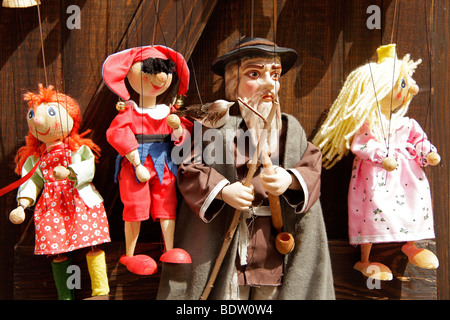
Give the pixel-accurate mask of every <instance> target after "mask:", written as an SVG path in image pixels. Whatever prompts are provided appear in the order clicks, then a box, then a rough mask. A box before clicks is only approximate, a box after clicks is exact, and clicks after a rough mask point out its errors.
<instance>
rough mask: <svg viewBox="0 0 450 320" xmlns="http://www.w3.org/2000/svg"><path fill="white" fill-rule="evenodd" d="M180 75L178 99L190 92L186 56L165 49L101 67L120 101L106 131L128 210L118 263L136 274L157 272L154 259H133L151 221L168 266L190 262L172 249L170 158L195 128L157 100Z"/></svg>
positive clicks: (122, 56) (117, 58)
mask: <svg viewBox="0 0 450 320" xmlns="http://www.w3.org/2000/svg"><path fill="white" fill-rule="evenodd" d="M175 72H176V75H177V76H178V78H179V80H180V84H179V87H178V95H179V96H182V95H184V94H185V93H186V91H187V89H188V85H189V69H188V67H187V64H186V61H185V59H184V58H183V56H182V55H181V54H180V53H178V52H176V51H174V50H172V49H170V48H168V47H165V46H144V47H137V48H131V49H126V50H123V51H120V52H117V53H114V54H112V55H110V56H109V57H107V59H106V60H105V62H104V63H103V70H102V73H103V80H104V81H105V83H106V85H107V86H108V87H109V88H110V89H111V91H113V92H114V93H116V94H117V95H118V96H119V97H120V98H121V99H122V100H124V101H125V103H124V102H121V108H118V110H119V114H118V115H117V116H116V117H115V118H114V120H113V121H112V122H111V125H110V127H109V128H108V130H107V132H106V137H107V140H108V142H109V143H110V144H111V145H112V146H113V148H114V149H115V150H116V151H117V152H118V153H119V156H118V158H117V161H116V178H117V180H118V183H119V190H120V197H121V200H122V203H123V205H124V209H123V220H124V221H125V223H124V229H125V245H126V252H125V254H124V255H122V257H121V258H120V260H119V261H120V262H121V263H122V264H124V265H125V266H126V267H127V269H128V270H129V271H131V272H133V273H135V274H139V275H150V274H153V273H155V272H156V271H157V264H156V262H155V261H154V259H153V258H151V257H149V256H147V255H143V254H139V255H135V254H134V251H135V247H136V243H137V239H138V236H139V233H140V227H141V222H142V221H145V220H148V219H149V217H150V214H151V217H152V219H153V220H154V221H159V222H160V225H161V230H162V235H163V238H164V245H165V252H164V254H163V255H162V256H161V258H160V260H161V261H163V262H166V263H190V262H191V257H190V255H189V254H188V253H187V252H186V251H185V250H183V249H181V248H174V247H173V242H174V233H175V219H176V208H177V194H176V180H175V178H176V174H177V170H178V167H177V165H176V164H175V163H174V161H173V160H172V158H171V153H172V148H173V146H174V145H175V146H177V145H178V146H180V145H181V144H183V143H184V142H185V141H186V137H187V134H188V131H189V130H190V128H191V126H192V124H191V123H190V122H189V121H188V120H187V119H185V118H179V117H178V116H177V115H175V114H171V111H172V109H171V107H170V106H168V105H166V104H162V103H161V104H158V103H157V101H156V99H157V97H158V96H160V95H161V94H163V93H164V92H165V91H166V90H167V89H168V88H169V87H170V85H171V84H172V82H173V81H172V80H173V75H174V73H175ZM125 78H128V82H129V83H130V85H131V87H132V88H133V89H134V90H135V91H136V92H137V93H138V94H139V104H136V103H135V102H134V101H132V100H130V94H129V92H128V90H127V88H126V85H125Z"/></svg>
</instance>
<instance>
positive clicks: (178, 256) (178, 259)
mask: <svg viewBox="0 0 450 320" xmlns="http://www.w3.org/2000/svg"><path fill="white" fill-rule="evenodd" d="M159 260H161V261H162V262H167V263H192V259H191V256H190V255H189V253H187V252H186V251H185V250H183V249H179V248H174V249H172V250H169V251H166V252H164V253H163V254H162V255H161V258H160V259H159Z"/></svg>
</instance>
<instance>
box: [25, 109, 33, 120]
mask: <svg viewBox="0 0 450 320" xmlns="http://www.w3.org/2000/svg"><path fill="white" fill-rule="evenodd" d="M33 117H34V110H33V109H30V111H28V114H27V118H28V119H30V120H31V119H33Z"/></svg>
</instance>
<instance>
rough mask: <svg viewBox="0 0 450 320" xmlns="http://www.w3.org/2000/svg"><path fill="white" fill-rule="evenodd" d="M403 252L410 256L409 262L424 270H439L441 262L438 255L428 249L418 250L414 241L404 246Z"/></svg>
mask: <svg viewBox="0 0 450 320" xmlns="http://www.w3.org/2000/svg"><path fill="white" fill-rule="evenodd" d="M402 251H403V253H404V254H406V255H407V256H408V260H409V262H411V263H412V264H413V265H415V266H418V267H420V268H424V269H437V268H438V267H439V260H438V258H437V257H436V255H435V254H434V253H433V252H431V251H430V250H428V249H424V248H417V247H416V245H415V243H414V241H410V242H407V243H406V244H404V245H403V246H402Z"/></svg>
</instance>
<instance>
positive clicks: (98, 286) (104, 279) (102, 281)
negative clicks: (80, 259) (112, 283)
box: [86, 250, 109, 296]
mask: <svg viewBox="0 0 450 320" xmlns="http://www.w3.org/2000/svg"><path fill="white" fill-rule="evenodd" d="M95 253H96V254H90V253H88V254H87V255H86V261H87V265H88V270H89V275H90V277H91V287H92V296H102V295H107V294H108V293H109V284H108V275H107V272H106V270H107V269H106V259H105V252H104V251H103V250H98V253H97V252H95Z"/></svg>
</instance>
